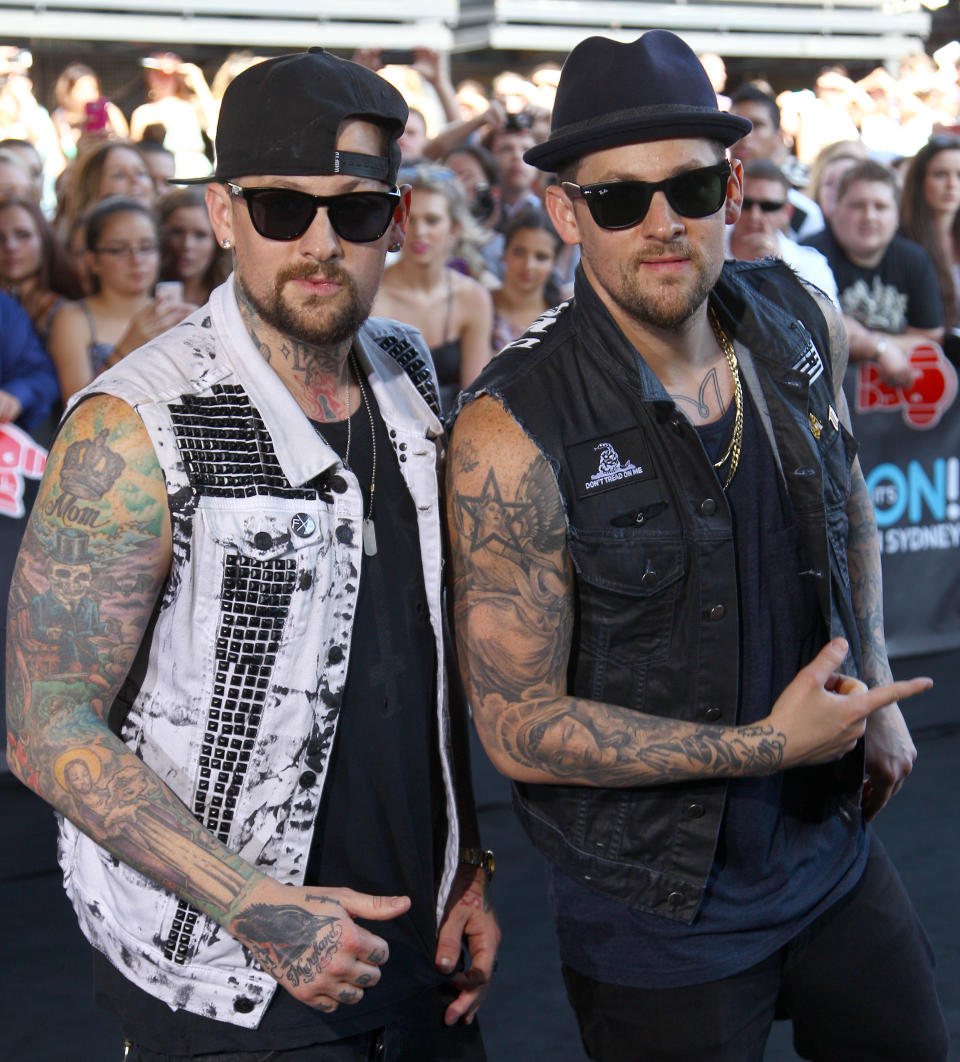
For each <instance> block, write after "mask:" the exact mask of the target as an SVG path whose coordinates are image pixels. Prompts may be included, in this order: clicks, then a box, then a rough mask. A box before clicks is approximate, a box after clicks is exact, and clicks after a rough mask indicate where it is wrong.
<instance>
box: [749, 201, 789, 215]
mask: <svg viewBox="0 0 960 1062" xmlns="http://www.w3.org/2000/svg"><path fill="white" fill-rule="evenodd" d="M786 205H787V201H786V199H748V198H745V199H744V200H743V212H744V214H746V213H747V212H748V211H749V210H752V209H753V208H754V207H755V206H758V207H760V209H761V210H762V211H763V212H764V214H772V213H774V211H776V210H783V208H784V207H785V206H786Z"/></svg>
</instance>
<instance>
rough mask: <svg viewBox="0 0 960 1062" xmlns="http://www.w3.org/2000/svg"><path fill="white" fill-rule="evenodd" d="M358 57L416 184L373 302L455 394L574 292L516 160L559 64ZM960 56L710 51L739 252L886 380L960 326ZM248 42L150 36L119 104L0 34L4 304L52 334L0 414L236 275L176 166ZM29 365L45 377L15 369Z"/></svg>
mask: <svg viewBox="0 0 960 1062" xmlns="http://www.w3.org/2000/svg"><path fill="white" fill-rule="evenodd" d="M353 58H354V59H356V60H357V61H359V62H362V63H364V64H365V65H368V66H370V67H372V68H374V69H377V70H378V71H379V72H380V73H381V74H382V75H383V76H384V77H386V78H387V79H388V80H389V81H391V82H392V83H393V84H394V85H396V86H397V87H398V88H399V89H400V91H401V92H402V93H403V94H404V96H405V97H406V99H407V101H408V103H409V104H410V118H409V121H408V124H407V129H406V132H405V134H404V136H403V138H402V139H401V142H400V143H401V149H402V151H403V162H404V170H403V174H402V177H401V179H402V180H403V181H404V182H405V183H410V184H412V185H413V187H414V189H415V191H414V195H413V213H412V218H411V226H410V232H409V234H408V238H407V243H406V246H405V247H404V249H403V250H402V251H400V252H397V253H395V254H393V255H391V256H390V258H389V260H388V269H387V272H386V275H385V279H384V283H383V287H382V289H381V292H380V296H379V297H378V304H377V307H376V312H378V313H383V314H387V315H389V316H394V317H397V318H399V319H402V320H404V321H407V322H409V323H412V324H415V325H417V326H418V327H420V328H421V330H422V331H423V332H424V334H425V335H426V337H427V339H428V343H429V344H430V346H431V347H432V349H433V350H434V354H435V357H436V360H437V363H438V368H439V369H440V372H441V375H442V377H443V383H444V399H445V401H446V403H447V404H449V403H450V402H451V401H452V398H453V396H454V395H455V393H456V391H457V389H458V388H459V387H460V386H463V385H465V384H466V383H468V382H469V381H470V379H472V377H473V376H474V375H475V374H476V373H477V372H478V371H479V369H480V368H481V367H482V366H483V364H484V363H485V361H486V360H488V359H489V358H490V357H492V356H493V355H494V354H495V353H496V351H497V350H499V349H500V348H501V347H502V346H503V345H505V344H506V343H509V342H511V341H513V340H514V339H515V338H516V337H517V336H518V335H519V334H520V333H521V332H522V331H523V330H524V329H525V328H526V327H528V326H529V325H530V324H531V323H532V322H533V321H534V320H535V319H536V317H537V316H539V315H540V314H542V313H544V312H546V311H547V310H548V309H549V308H550V307H551V306H553V305H555V304H556V303H557V302H559V301H562V300H563V299H564V298H567V297H569V296H570V295H571V293H572V289H573V278H574V273H575V269H576V265H577V249H576V248H574V247H570V246H567V245H565V244H563V243H562V242H561V241H560V240H559V238H558V237H557V235H556V233H555V232H554V231H553V229H552V226H551V224H550V221H549V219H548V217H547V215H546V214H545V212H544V211H543V206H542V197H543V192H544V181H543V177H542V175H541V174H540V173H539V171H537V170H535V169H534V168H533V167H531V166H529V165H528V164H527V163H525V162H524V160H523V155H524V152H525V151H527V150H528V149H529V148H530V147H532V146H533V145H534V144H536V143H538V142H539V141H541V140H542V139H544V138H545V137H546V136H547V135H548V133H549V122H550V112H551V107H552V102H553V93H554V92H555V89H556V84H557V77H558V73H559V68H558V66H557V65H556V64H543V65H541V66H539V67H537V68H536V69H534V70H532V71H530V72H528V73H525V74H523V75H521V74H517V73H514V72H509V71H507V72H504V73H502V74H501V75H499V76H498V77H496V78H494V79H493V80H492V82H491V83H490V84H489V85H482V84H480V83H479V82H477V81H474V80H470V81H463V82H461V83H460V84H458V85H456V86H455V85H454V84H453V83H452V81H451V79H450V73H449V62H448V57H446V56H444V55H440V54H437V53H436V52H433V51H430V50H428V49H416V50H414V51H413V52H411V53H409V54H395V53H388V52H382V51H379V50H376V49H372V50H371V49H368V50H365V51H362V52H357V53H355V55H354V56H353ZM958 58H960V44H956V42H954V43H953V44H952V45H950V46H947V47H946V48H943V49H941V50H940V51H939V52H937V53H935V54H934V55H933V56H932V57H930V56H926V55H919V56H916V57H913V58H911V59H910V60H908V61H904V62H903V64H902V65H901V68H900V70H899V73H898V76H894V75H893V74H892V73H891V72H890V71H889V70H887V69H885V68H882V67H878V68H877V69H876V70H874V71H872V72H871V73H870V74H869V75H867V76H866V77H864V78H861V79H859V80H854V79H852V78H851V77H850V76H848V74H847V72H846V71H844V70H843V69H841V68H838V67H831V68H829V69H825V70H823V71H822V72H821V74H820V75H819V76H818V77H817V79H816V81H815V84H814V85H813V87H812V88H809V89H808V88H800V89H797V90H790V91H787V92H782V93H780V94H779V95H778V94H776V93H775V92H774V90H773V88H772V87H771V86H770V85H769V84H767V83H766V82H763V81H749V82H745V83H742V84H740V85H734V86H732V87H728V86H727V85H726V69H725V66H724V63H723V60H722V59H721V58H720V57H719V56H704V57H703V62H704V65H705V67H706V68H707V69H708V72H709V73H710V76H711V80H712V82H713V84H714V87H715V89H716V91H717V93H718V99H719V100H720V104H721V106H722V107H725V108H729V109H730V110H731V111H732V112H734V113H737V114H740V115H743V116H745V117H747V118H749V119H750V120H751V121H752V122H753V131H752V132H751V133H750V134H749V136H747V137H745V138H744V139H743V140H742V141H741V142H740V143H739V144H737V145H735V146H734V147H733V149H732V154H733V156H734V157H736V158H738V159H740V161H741V162H742V163H743V164H744V166H745V203H744V210H743V213H742V216H741V219H740V221H739V223H738V224H737V225H736V226H735V227H734V226H731V230H730V241H729V253H730V256H731V257H737V258H757V257H761V256H766V255H773V256H776V257H780V258H783V259H784V260H786V261H787V262H788V263H790V264H791V266H792V267H793V268H794V269H796V270H797V271H798V272H799V273H800V274H801V275H803V276H804V277H805V278H807V279H808V280H810V282H811V283H814V284H816V285H817V287H820V288H822V289H823V290H825V291H826V292H827V293H828V294H829V295H830V297H831V298H834V299H835V300H836V301H837V302H838V303H839V305H840V307H841V309H842V311H843V314H844V317H845V320H846V323H847V327H848V331H849V333H850V340H851V356H852V358H853V359H854V360H857V359H871V360H873V361H874V362H875V363H876V364H877V366H878V369H879V371H880V373H881V375H883V376H884V378H886V379H887V380H888V382H890V383H892V384H897V385H903V384H906V383H908V382H909V380H910V366H909V357H908V354H909V349H910V345H911V343H912V342H914V341H915V340H916V339H917V338H933V339H935V340H941V341H942V340H944V338H945V337H946V338H947V339H949V338H951V337H952V335H953V332H952V330H953V329H954V328H955V327H956V326H957V324H958V322H960V124H956V123H957V122H958V114H960V82H958V75H957V65H956V63H957V60H958ZM257 61H258V57H257V56H256V55H252V54H250V53H246V52H245V53H238V54H235V55H232V56H230V58H229V59H228V60H227V61H226V62H224V63H223V64H222V65H221V67H220V68H219V70H217V71H216V73H215V75H214V76H212V77H211V80H210V83H209V84H208V81H207V79H206V77H205V75H204V72H203V71H202V70H201V69H200V67H199V66H197V65H196V64H194V63H190V62H184V61H183V60H182V59H180V57H178V56H176V55H172V54H170V53H163V54H157V55H150V56H146V57H144V58H143V59H142V60H141V67H142V71H143V79H144V81H143V88H144V99H143V102H142V103H141V104H140V105H139V106H136V107H135V108H133V109H132V110H131V111H130V113H129V114H125V113H124V112H123V111H122V110H121V108H120V107H118V106H117V105H116V104H115V103H113V102H111V101H110V100H108V99H105V98H104V95H103V91H102V88H101V82H100V79H99V77H98V73H97V71H96V70H94V69H92V68H91V67H89V66H87V65H85V64H83V63H79V62H74V63H70V64H69V65H67V66H66V67H65V68H64V69H63V71H62V72H61V73H60V75H59V77H57V79H56V82H55V85H54V89H53V93H52V98H51V99H50V100H47V101H41V100H38V99H37V98H36V96H35V95H34V91H33V85H32V82H31V79H30V57H29V53H26V52H24V51H23V50H22V49H19V48H16V47H5V48H0V288H2V290H3V291H4V292H5V293H6V294H7V295H8V296H10V297H11V298H12V302H11V303H10V305H9V306H7V308H6V311H5V312H7V313H8V314H10V313H19V312H21V311H22V313H23V314H24V315H25V317H26V319H27V321H26V324H27V326H28V327H29V328H30V329H31V331H32V332H35V333H36V335H37V337H38V343H39V346H40V348H41V350H45V351H46V355H47V357H46V359H42V358H41V359H39V360H38V359H37V358H35V357H34V358H27V359H18V358H17V357H15V356H13V355H12V354H11V353H10V351H9V350H8V349H4V350H3V356H2V358H0V370H2V374H3V375H2V378H0V421H3V420H13V421H17V422H18V423H20V424H21V426H23V425H32V424H36V423H37V417H36V411H35V410H32V409H31V410H30V411H29V413H28V411H27V409H26V405H25V403H24V401H23V400H22V399H18V400H8V396H9V395H24V396H26V395H27V394H28V393H29V394H30V395H36V394H40V395H43V394H48V393H49V395H50V402H51V408H49V409H47V410H46V411H45V415H46V416H48V417H56V415H57V414H58V412H59V409H58V406H59V404H62V403H63V402H65V401H66V400H67V399H68V398H69V397H70V395H71V394H72V393H73V392H74V391H75V390H76V389H77V388H79V387H80V386H83V384H85V383H86V382H87V381H89V380H90V379H91V378H92V377H93V376H95V375H96V374H97V373H98V372H100V371H102V369H103V368H104V367H105V366H106V365H109V364H112V363H114V362H115V361H117V360H119V359H120V358H122V357H123V356H125V354H127V353H128V352H129V351H130V350H132V349H134V347H135V346H136V345H138V344H139V343H142V342H144V341H145V340H146V339H148V338H150V337H151V336H153V335H155V334H157V333H158V332H159V331H162V330H163V329H165V328H167V327H170V326H171V325H173V324H175V323H176V322H177V321H179V320H180V319H182V317H184V316H185V315H186V314H187V313H188V312H190V310H191V309H192V308H193V307H194V306H197V305H200V304H202V303H203V302H204V301H205V300H206V298H207V297H208V296H209V294H210V291H211V290H212V288H213V287H215V286H216V285H217V284H218V283H220V282H221V281H222V280H223V279H225V277H226V276H227V275H228V273H229V269H230V262H229V256H228V255H227V254H225V253H224V252H223V251H222V250H221V249H220V248H219V247H218V246H217V245H216V242H215V240H214V239H213V234H212V232H211V230H210V226H209V222H208V220H207V217H206V210H205V207H204V203H203V194H202V190H198V189H196V188H183V187H177V186H176V185H171V184H170V183H169V182H170V181H171V180H172V179H174V178H180V177H195V176H202V175H204V174H206V173H209V172H210V170H211V140H212V134H213V132H214V129H215V126H216V120H217V110H218V101H219V99H220V97H221V96H222V94H223V91H224V90H225V88H226V86H227V84H229V82H230V80H231V79H232V78H233V77H234V76H236V74H237V73H239V72H240V70H242V69H244V68H245V67H246V66H248V65H250V64H251V63H254V62H257ZM727 92H729V95H726V94H725V93H727ZM44 103H46V104H47V105H48V106H49V109H48V107H47V106H44ZM158 282H164V283H163V284H162V285H161V290H162V296H163V297H158V295H157V290H158V289H157V288H156V285H157V283H158ZM169 282H174V283H173V284H172V285H171V284H170V283H169ZM11 334H12V333H11ZM17 334H19V332H18V333H17ZM2 339H3V341H7V340H8V334H7V333H5V335H4V336H3V337H2ZM20 361H22V364H20ZM37 373H41V374H43V375H44V376H45V380H46V382H45V384H43V385H41V386H39V387H33V386H32V385H29V386H27V385H24V384H22V382H21V383H16V382H15V381H16V380H18V379H19V376H18V374H33V376H34V377H36V375H37ZM54 377H55V378H56V379H57V380H58V381H59V389H56V388H51V387H50V384H49V381H50V380H51V379H53V378H54ZM39 419H41V420H42V419H43V417H40V418H39Z"/></svg>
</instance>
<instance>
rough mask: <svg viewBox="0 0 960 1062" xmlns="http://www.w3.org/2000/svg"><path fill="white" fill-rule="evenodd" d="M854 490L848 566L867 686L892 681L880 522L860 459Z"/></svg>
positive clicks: (849, 510)
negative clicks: (884, 625)
mask: <svg viewBox="0 0 960 1062" xmlns="http://www.w3.org/2000/svg"><path fill="white" fill-rule="evenodd" d="M852 476H853V489H852V491H851V494H850V501H849V502H848V504H847V517H848V519H849V523H850V530H849V537H848V540H847V567H848V569H849V571H850V597H851V600H852V602H853V609H854V614H855V616H856V621H857V630H858V632H859V634H860V644H861V647H862V650H863V677H864V681H865V682H866V683H867V685H868V686H879V685H883V684H884V683H887V682H890V681H891V678H892V674H891V671H890V663H889V661H888V659H887V647H886V640H885V638H884V632H883V578H882V572H881V567H880V550H879V548H878V542H877V522H876V517H875V515H874V511H873V503H872V502H871V500H870V494H869V492H868V491H867V484H866V482H865V481H864V478H863V473H862V472H861V470H860V463H859V461H855V462H854V465H853V470H852Z"/></svg>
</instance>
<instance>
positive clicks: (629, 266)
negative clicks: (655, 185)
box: [611, 244, 723, 331]
mask: <svg viewBox="0 0 960 1062" xmlns="http://www.w3.org/2000/svg"><path fill="white" fill-rule="evenodd" d="M672 253H677V254H683V255H685V256H686V257H688V258H689V259H690V261H691V263H692V264H693V265H694V266H695V268H696V279H695V283H694V285H693V287H691V288H689V289H685V288H681V287H679V286H676V287H675V286H674V285H671V284H670V283H669V282H668V283H665V284H662V285H661V286H660V287H659V288H658V289H657V290H655V291H652V292H651V291H644V290H643V289H642V288H641V287H640V284H639V283H638V278H639V274H640V266H641V263H642V262H645V261H649V260H650V259H653V258H657V257H662V255H667V254H672ZM722 266H723V262H722V260H721V261H720V262H719V263H718V266H717V269H716V272H715V274H714V275H713V276H710V275H709V271H708V269H707V267H706V264H705V262H704V258H703V255H702V253H701V252H700V251H699V250H697V249H695V248H693V247H691V246H689V245H687V244H674V245H669V244H668V245H665V246H664V249H663V251H662V254H661V255H660V256H658V255H654V254H650V253H649V252H648V253H645V254H636V255H633V256H632V257H631V258H630V260H629V261H628V262H627V263H626V265H624V266H623V267H622V268H621V270H620V284H619V286H618V287H617V290H616V291H614V292H611V295H612V297H613V299H614V301H615V302H616V303H617V305H618V306H620V308H621V309H622V310H624V311H625V312H626V313H627V314H629V315H630V316H631V317H632V318H633V319H634V320H635V321H636V322H637V323H638V324H642V325H650V326H652V327H654V328H661V329H665V330H667V331H672V330H673V329H676V328H679V327H680V326H681V325H682V324H683V323H684V322H685V321H687V320H689V318H690V317H691V316H692V315H693V314H694V313H695V312H696V310H697V309H698V308H699V307H700V306H701V305H702V304H703V302H704V301H705V300H706V298H707V296H708V295H709V294H710V292H711V291H712V290H713V286H714V284H715V283H716V282H717V277H719V276H720V269H721V268H722Z"/></svg>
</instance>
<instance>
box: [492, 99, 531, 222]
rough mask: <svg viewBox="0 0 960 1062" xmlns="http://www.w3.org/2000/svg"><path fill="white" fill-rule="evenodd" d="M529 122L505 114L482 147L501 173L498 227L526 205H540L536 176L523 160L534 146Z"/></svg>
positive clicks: (518, 116)
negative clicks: (500, 123)
mask: <svg viewBox="0 0 960 1062" xmlns="http://www.w3.org/2000/svg"><path fill="white" fill-rule="evenodd" d="M531 126H532V120H531V118H530V117H529V115H527V114H526V113H524V112H520V113H519V114H508V115H507V116H506V118H505V120H504V123H503V125H502V126H501V127H500V128H499V129H491V130H490V132H489V133H487V135H486V136H485V137H484V138H483V146H484V147H485V148H486V149H487V150H488V151H489V152H490V154H491V155H492V156H493V159H494V162H495V163H496V164H497V168H498V170H499V171H500V224H501V226H503V225H505V224H506V222H507V221H509V219H510V215H511V214H513V213H515V212H516V211H517V210H520V209H522V208H523V207H526V206H538V205H540V199H539V197H538V196H537V193H536V184H537V179H538V176H539V175H538V173H537V169H536V167H535V166H531V165H530V163H529V162H527V161H526V160H525V158H524V152H526V151H529V150H530V148H532V147H533V146H534V144H535V143H536V139H535V137H534V135H533V129H532V128H531Z"/></svg>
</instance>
